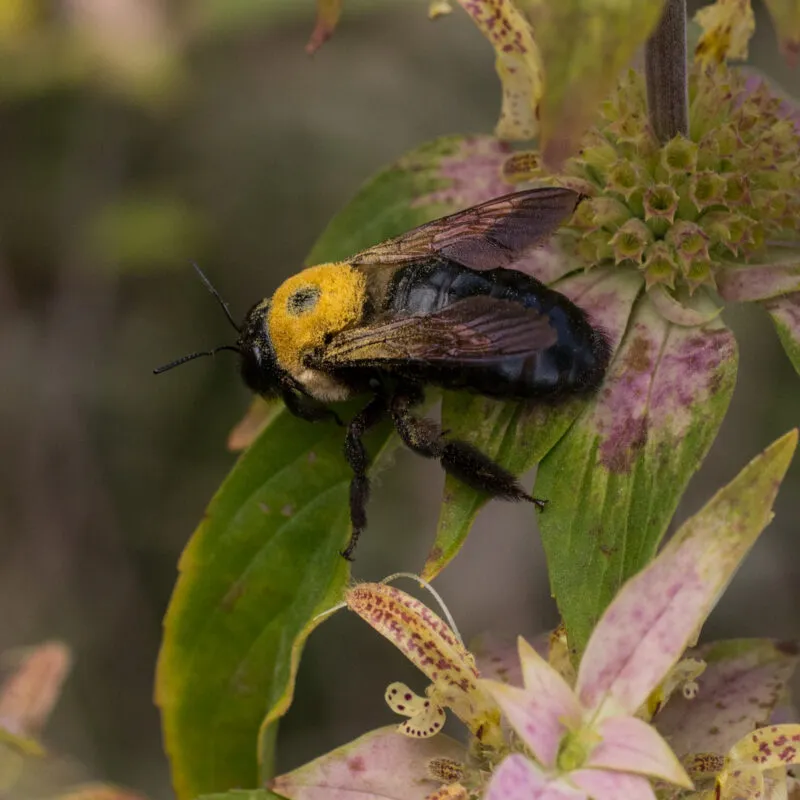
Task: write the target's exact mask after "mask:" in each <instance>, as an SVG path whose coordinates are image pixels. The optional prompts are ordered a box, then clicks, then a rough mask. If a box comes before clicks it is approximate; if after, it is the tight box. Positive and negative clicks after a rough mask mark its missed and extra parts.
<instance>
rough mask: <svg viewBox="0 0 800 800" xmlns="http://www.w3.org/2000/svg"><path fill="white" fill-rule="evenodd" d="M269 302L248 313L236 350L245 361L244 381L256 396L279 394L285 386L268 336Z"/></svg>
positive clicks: (243, 363) (265, 301)
mask: <svg viewBox="0 0 800 800" xmlns="http://www.w3.org/2000/svg"><path fill="white" fill-rule="evenodd" d="M269 307H270V301H269V300H262V301H261V302H260V303H256V305H254V306H253V308H251V309H250V311H249V312H248V313H247V316H246V317H245V320H244V324H243V325H242V327H241V329H240V333H239V341H238V342H237V343H236V347H237V348H238V350H239V354H240V355H241V357H242V380H243V381H244V382H245V384H246V385H247V387H248V388H249V389H251V390H252V391H253V392H255V393H256V394H260V395H262V396H264V397H269V396H270V395H274V394H277V392H278V390H279V389H280V388H281V385H282V384H283V383H284V382H285V374H284V371H283V370H282V369H281V368H280V366H279V365H278V359H277V358H276V356H275V348H274V347H273V345H272V340H271V339H270V336H269V327H268V321H267V317H268V315H269Z"/></svg>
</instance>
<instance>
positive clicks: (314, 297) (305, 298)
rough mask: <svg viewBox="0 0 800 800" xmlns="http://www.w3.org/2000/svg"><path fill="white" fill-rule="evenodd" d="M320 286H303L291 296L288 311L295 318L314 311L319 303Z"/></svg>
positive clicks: (287, 303) (288, 301)
mask: <svg viewBox="0 0 800 800" xmlns="http://www.w3.org/2000/svg"><path fill="white" fill-rule="evenodd" d="M320 294H321V292H320V288H319V286H314V285H310V286H301V287H300V288H299V289H296V290H295V291H294V292H292V293H291V294H290V295H289V299H288V300H287V301H286V310H287V311H288V313H289V314H291V315H292V316H293V317H299V316H301V315H302V314H307V313H308V312H309V311H312V310H313V309H314V307H315V306H316V305H317V303H318V302H319V297H320Z"/></svg>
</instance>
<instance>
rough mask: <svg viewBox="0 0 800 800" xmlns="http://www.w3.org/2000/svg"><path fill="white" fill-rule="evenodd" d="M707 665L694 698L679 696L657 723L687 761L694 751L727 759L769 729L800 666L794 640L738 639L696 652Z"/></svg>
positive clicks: (694, 652)
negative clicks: (747, 738) (745, 740)
mask: <svg viewBox="0 0 800 800" xmlns="http://www.w3.org/2000/svg"><path fill="white" fill-rule="evenodd" d="M692 655H693V656H694V657H695V658H700V659H703V661H705V662H706V664H707V666H706V669H705V671H704V672H703V674H702V675H701V676H700V677H699V678H698V679H697V683H698V686H699V691H698V693H697V696H696V697H694V698H693V699H691V700H687V699H686V698H684V697H681V696H679V695H676V696H675V697H674V698H673V699H671V700H670V701H669V702H668V703H667V705H666V706H665V707H664V709H663V710H662V711H661V712H660V714H659V715H658V716H657V717H656V720H655V724H656V727H657V728H658V730H659V731H660V732H661V733H662V735H663V736H664V737H665V738H666V739H667V741H668V742H669V743H670V745H671V746H672V749H673V750H674V751H675V752H676V753H677V754H678V756H680V757H681V758H683V757H684V756H689V755H692V754H694V753H717V754H720V755H724V754H725V753H727V752H728V750H729V749H730V748H731V747H733V745H734V744H735V743H736V741H737V740H738V739H740V738H741V737H742V736H744V735H745V734H746V733H749V732H750V731H752V730H753V729H754V728H758V727H761V726H763V725H767V724H768V723H769V722H770V721H771V717H772V712H773V711H774V709H775V708H776V706H777V705H778V703H779V702H780V700H781V697H782V696H783V693H784V690H785V689H786V686H787V684H788V682H789V680H790V679H791V677H792V675H793V673H794V671H795V668H796V667H797V662H798V657H799V652H798V647H797V644H796V643H795V642H778V641H772V640H770V639H738V640H733V641H728V642H715V643H713V644H708V645H704V646H703V647H700V648H698V649H697V650H695V651H693V652H692Z"/></svg>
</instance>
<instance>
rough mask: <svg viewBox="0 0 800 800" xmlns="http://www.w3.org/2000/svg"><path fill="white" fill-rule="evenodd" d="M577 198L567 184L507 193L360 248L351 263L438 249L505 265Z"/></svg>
mask: <svg viewBox="0 0 800 800" xmlns="http://www.w3.org/2000/svg"><path fill="white" fill-rule="evenodd" d="M580 199H581V195H580V194H578V193H577V192H574V191H572V189H563V188H560V187H550V186H547V187H542V188H539V189H529V190H528V191H524V192H516V193H515V194H507V195H504V196H503V197H497V198H495V199H494V200H489V201H488V202H486V203H482V204H481V205H479V206H474V207H472V208H468V209H466V210H465V211H459V212H458V213H456V214H451V215H450V216H447V217H442V218H441V219H437V220H434V221H433V222H428V223H426V224H425V225H421V226H420V227H419V228H414V230H412V231H409V232H408V233H404V234H403V235H402V236H398V237H397V238H395V239H390V240H389V241H388V242H383V243H382V244H379V245H376V246H375V247H371V248H370V249H369V250H364V251H363V252H361V253H359V254H358V255H356V256H354V257H353V258H352V259H350V263H352V264H356V265H358V266H368V265H371V264H374V265H380V264H403V263H406V262H409V261H416V260H418V259H420V258H425V257H430V256H431V255H436V254H438V255H442V256H445V257H446V258H450V259H452V260H453V261H456V262H458V263H459V264H463V265H464V266H465V267H470V268H471V269H477V270H484V269H495V268H496V267H505V266H509V265H510V264H512V263H513V262H515V261H517V260H519V258H520V256H522V255H523V254H524V253H525V252H526V251H527V250H529V249H530V248H532V247H535V246H536V245H538V244H542V243H543V242H544V241H546V240H547V238H548V237H549V236H550V235H551V234H553V233H554V231H556V230H557V229H558V227H559V226H560V225H561V223H563V222H565V221H566V220H567V219H568V218H569V217H570V216H571V215H572V212H573V211H574V210H575V207H576V206H577V205H578V202H579V201H580Z"/></svg>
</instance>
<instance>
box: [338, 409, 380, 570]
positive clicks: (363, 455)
mask: <svg viewBox="0 0 800 800" xmlns="http://www.w3.org/2000/svg"><path fill="white" fill-rule="evenodd" d="M386 410H387V407H386V398H385V397H384V396H383V395H376V396H375V397H373V398H372V400H370V401H369V403H367V405H366V406H365V407H364V408H363V409H362V410H361V411H360V412H359V413H358V414H356V416H355V417H353V419H352V420H351V421H350V424H349V425H348V426H347V433H346V435H345V439H344V455H345V458H346V459H347V463H348V464H349V465H350V467H351V469H352V470H353V480H352V481H351V482H350V521H351V522H352V525H353V532H352V533H351V534H350V541H349V542H348V543H347V547H345V549H344V550H343V551H342V555H343V556H344V557H345V558H346V559H347V560H348V561H352V560H353V551H354V550H355V549H356V544H358V537H359V536H361V532H362V531H363V530H364V528H366V527H367V500H369V477H368V476H367V467H368V466H369V454H368V453H367V448H366V447H364V443H363V442H362V441H361V437H362V436H363V435H364V434H365V433H366V432H367V431H368V430H369V429H370V428H372V427H373V426H374V425H377V424H378V422H380V421H381V419H383V417H384V416H385V414H386Z"/></svg>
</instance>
